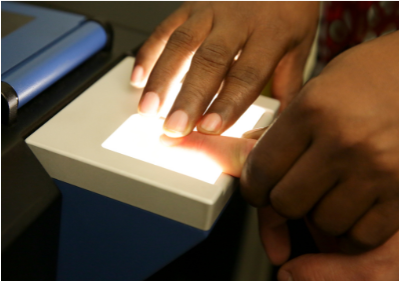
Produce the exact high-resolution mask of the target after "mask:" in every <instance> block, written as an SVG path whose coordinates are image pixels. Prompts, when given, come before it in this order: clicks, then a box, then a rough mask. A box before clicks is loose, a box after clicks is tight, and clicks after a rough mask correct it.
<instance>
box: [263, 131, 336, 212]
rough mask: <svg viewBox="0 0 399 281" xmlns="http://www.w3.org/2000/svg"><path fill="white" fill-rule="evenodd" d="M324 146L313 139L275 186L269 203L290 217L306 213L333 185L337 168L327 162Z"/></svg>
mask: <svg viewBox="0 0 399 281" xmlns="http://www.w3.org/2000/svg"><path fill="white" fill-rule="evenodd" d="M270 132H271V131H270ZM324 150H325V148H324V147H323V146H320V145H317V144H315V143H313V144H312V146H311V147H310V148H309V149H308V150H307V151H306V152H305V153H304V154H303V155H302V156H301V157H300V158H299V159H298V160H297V161H296V163H295V164H294V165H293V166H292V167H291V168H290V169H289V171H287V172H286V174H285V175H284V177H283V178H282V179H281V180H280V181H279V182H278V183H277V184H276V185H275V186H274V188H273V190H272V191H271V193H270V203H271V204H272V206H273V208H274V209H275V210H276V211H277V212H278V213H279V214H280V215H282V216H284V217H286V218H289V219H298V218H301V217H303V216H305V215H306V214H307V213H308V212H309V211H310V210H311V209H312V208H313V207H314V206H315V205H316V203H317V202H318V201H319V200H320V199H321V198H322V197H323V195H324V194H325V193H326V192H327V191H328V190H329V189H330V188H332V187H333V186H334V185H335V182H336V181H337V176H336V172H335V171H334V170H333V168H332V167H331V165H328V163H329V158H330V156H329V155H327V154H325V153H323V151H324ZM335 208H336V206H335Z"/></svg>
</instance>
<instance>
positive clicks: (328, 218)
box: [311, 179, 375, 236]
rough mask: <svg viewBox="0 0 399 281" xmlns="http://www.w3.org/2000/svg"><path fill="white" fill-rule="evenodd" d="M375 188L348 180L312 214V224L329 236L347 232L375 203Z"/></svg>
mask: <svg viewBox="0 0 399 281" xmlns="http://www.w3.org/2000/svg"><path fill="white" fill-rule="evenodd" d="M372 190H373V186H372V185H371V184H368V183H364V182H359V181H358V180H351V179H348V180H347V181H345V182H343V183H339V184H338V185H337V186H335V187H334V188H333V189H331V190H330V191H329V192H328V193H327V194H326V195H325V196H324V197H323V199H322V200H321V201H320V202H319V203H318V204H317V205H316V207H315V208H314V210H313V211H312V213H311V220H312V223H313V224H314V225H315V226H316V227H317V228H319V229H320V230H322V231H324V232H325V233H327V234H330V235H334V236H338V235H342V234H344V233H345V232H347V231H348V230H349V229H350V228H351V227H352V226H353V225H354V224H355V223H356V221H357V220H358V219H360V218H361V217H362V216H363V215H364V214H365V213H366V212H367V210H369V209H370V208H371V207H372V206H373V204H374V201H375V194H374V193H375V192H373V191H372Z"/></svg>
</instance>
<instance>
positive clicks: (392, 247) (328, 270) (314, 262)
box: [277, 232, 399, 281]
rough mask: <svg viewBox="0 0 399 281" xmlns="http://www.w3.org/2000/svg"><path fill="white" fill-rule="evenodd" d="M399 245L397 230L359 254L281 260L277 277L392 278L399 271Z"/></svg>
mask: <svg viewBox="0 0 399 281" xmlns="http://www.w3.org/2000/svg"><path fill="white" fill-rule="evenodd" d="M398 247H399V232H397V233H396V234H395V235H394V236H393V237H392V238H390V239H389V240H388V241H387V242H386V243H385V244H383V245H381V246H380V247H378V248H376V249H374V250H372V251H369V252H367V253H363V254H360V255H344V254H310V255H303V256H300V257H298V258H296V259H293V260H291V261H289V262H288V263H286V264H284V265H283V266H282V267H281V269H280V270H279V272H278V276H277V277H278V280H279V281H288V280H295V281H318V280H325V281H341V280H373V281H376V280H381V281H382V280H384V281H385V280H390V281H394V280H397V277H398V274H399V267H398V266H397V263H398V260H399V254H398V251H397V249H398ZM290 278H291V279H290Z"/></svg>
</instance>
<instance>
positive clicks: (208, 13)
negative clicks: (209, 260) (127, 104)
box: [131, 2, 319, 137]
mask: <svg viewBox="0 0 399 281" xmlns="http://www.w3.org/2000/svg"><path fill="white" fill-rule="evenodd" d="M318 16H319V3H318V2H187V3H184V4H183V5H182V6H181V7H180V8H179V9H178V10H177V11H175V12H174V13H173V14H172V15H171V16H169V17H168V18H167V19H166V20H164V21H163V22H162V23H161V24H160V25H159V27H157V28H156V30H155V31H154V33H153V34H152V35H151V36H150V37H149V39H148V40H147V41H146V42H145V44H144V45H143V47H142V48H141V49H140V51H139V52H138V54H137V57H136V62H135V65H134V68H133V72H132V78H131V80H132V84H133V85H136V86H143V85H144V84H146V86H145V88H144V91H143V96H142V97H141V100H140V103H139V112H140V113H141V114H144V115H154V114H158V113H159V111H160V108H161V107H162V105H163V104H164V102H165V99H166V97H167V95H168V93H169V92H170V91H172V90H173V87H174V85H175V84H177V83H179V82H180V81H181V80H182V79H183V76H184V75H185V72H186V71H187V69H188V66H189V65H190V62H191V66H190V67H189V71H188V73H187V75H186V77H185V79H184V83H183V86H182V88H181V91H180V93H179V94H178V96H177V99H176V100H175V103H174V105H173V107H172V109H171V110H170V113H169V115H168V116H167V118H166V121H165V124H164V130H165V134H167V135H168V136H170V137H181V136H185V135H187V134H189V133H190V132H192V130H193V129H194V127H195V126H196V125H198V131H200V132H203V133H207V134H221V133H222V132H223V131H225V130H226V129H227V128H229V127H230V126H231V125H232V124H234V123H235V121H236V120H237V119H238V118H239V117H240V116H241V114H242V113H243V112H245V110H246V109H247V108H248V107H249V106H250V105H251V104H252V103H253V101H254V100H255V99H256V98H257V97H258V95H259V94H260V92H261V91H262V89H263V88H264V86H265V85H266V83H267V82H268V81H269V79H270V78H271V76H272V75H273V94H274V96H275V97H276V98H278V99H279V100H280V101H281V102H282V106H283V107H284V106H285V105H286V104H288V102H289V101H290V100H291V98H292V97H293V96H294V95H295V94H297V93H298V91H299V90H300V88H301V86H302V77H303V69H304V65H305V63H306V60H307V57H308V54H309V51H310V48H311V46H312V43H313V39H314V36H315V32H316V29H317V22H318ZM238 54H239V57H238V59H237V61H235V58H236V57H237V56H238ZM222 82H223V87H221V85H222ZM219 89H220V92H219V95H218V97H217V98H216V100H215V101H214V102H213V103H212V105H211V107H210V108H209V109H208V110H207V107H208V106H209V105H210V103H211V101H212V99H213V98H214V97H215V95H216V93H217V92H218V91H219Z"/></svg>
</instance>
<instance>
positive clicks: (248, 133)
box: [242, 126, 269, 138]
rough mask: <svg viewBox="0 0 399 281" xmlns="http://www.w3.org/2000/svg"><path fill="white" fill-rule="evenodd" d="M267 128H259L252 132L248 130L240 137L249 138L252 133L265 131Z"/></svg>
mask: <svg viewBox="0 0 399 281" xmlns="http://www.w3.org/2000/svg"><path fill="white" fill-rule="evenodd" d="M268 127H269V126H266V127H261V128H256V129H253V130H249V131H247V132H245V133H244V134H243V135H242V137H243V138H245V137H248V136H251V135H252V134H253V133H256V132H260V131H263V130H266V129H267V128H268Z"/></svg>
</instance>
